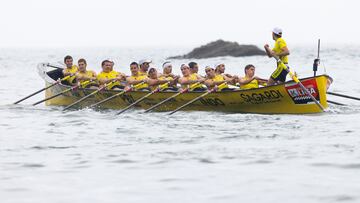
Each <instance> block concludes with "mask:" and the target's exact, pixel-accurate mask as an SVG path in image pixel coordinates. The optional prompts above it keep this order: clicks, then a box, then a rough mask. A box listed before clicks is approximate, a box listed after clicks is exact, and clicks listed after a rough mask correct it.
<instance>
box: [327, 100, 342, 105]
mask: <svg viewBox="0 0 360 203" xmlns="http://www.w3.org/2000/svg"><path fill="white" fill-rule="evenodd" d="M327 102H328V103H330V104H335V105H339V106H346V105H345V104H342V103H339V102H335V101H331V100H327Z"/></svg>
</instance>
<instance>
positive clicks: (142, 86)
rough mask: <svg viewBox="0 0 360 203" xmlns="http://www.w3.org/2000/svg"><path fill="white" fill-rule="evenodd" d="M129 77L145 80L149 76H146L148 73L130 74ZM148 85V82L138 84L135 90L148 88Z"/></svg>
mask: <svg viewBox="0 0 360 203" xmlns="http://www.w3.org/2000/svg"><path fill="white" fill-rule="evenodd" d="M139 73H140V72H139ZM129 78H130V79H132V80H137V81H139V80H145V79H146V78H147V76H146V75H137V76H130V77H129ZM148 87H149V85H148V84H147V83H144V84H142V85H139V86H137V87H136V88H135V90H138V89H143V88H148Z"/></svg>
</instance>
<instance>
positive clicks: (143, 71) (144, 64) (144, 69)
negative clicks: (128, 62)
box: [139, 59, 151, 75]
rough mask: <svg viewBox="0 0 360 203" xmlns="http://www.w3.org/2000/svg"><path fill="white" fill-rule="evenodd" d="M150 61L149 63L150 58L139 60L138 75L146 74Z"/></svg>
mask: <svg viewBox="0 0 360 203" xmlns="http://www.w3.org/2000/svg"><path fill="white" fill-rule="evenodd" d="M150 63H151V60H150V59H143V60H140V61H139V66H140V71H139V74H140V75H147V72H148V70H149V67H150Z"/></svg>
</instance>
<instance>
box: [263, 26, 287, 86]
mask: <svg viewBox="0 0 360 203" xmlns="http://www.w3.org/2000/svg"><path fill="white" fill-rule="evenodd" d="M272 38H273V40H275V45H274V48H273V49H270V47H269V45H268V44H265V46H264V48H265V51H266V54H267V55H268V56H269V57H270V58H271V57H273V56H277V57H279V58H280V60H281V61H282V62H283V63H284V64H285V65H287V64H288V55H290V51H289V49H288V47H287V45H286V42H285V40H284V39H283V38H282V30H281V29H280V28H274V29H273V31H272ZM287 74H288V72H287V70H286V69H284V66H283V64H281V63H277V68H276V70H275V71H274V72H273V73H272V74H271V77H270V79H269V82H268V85H273V84H275V83H284V82H285V80H286V76H287Z"/></svg>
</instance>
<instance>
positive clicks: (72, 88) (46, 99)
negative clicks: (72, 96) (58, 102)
mask: <svg viewBox="0 0 360 203" xmlns="http://www.w3.org/2000/svg"><path fill="white" fill-rule="evenodd" d="M88 83H90V81H85V82H83V83H81V84H78V85H75V86H73V87H70V88H69V89H66V90H64V91H62V92H60V93H58V94H55V95H53V96H51V97H48V98H45V99H43V100H41V101H38V102H36V103H34V104H33V106H36V105H38V104H40V103H42V102H45V101H48V100H50V99H53V98H55V97H58V96H60V95H62V94H64V93H66V92H69V91H72V90H74V89H76V88H78V87H79V86H81V85H87V84H88Z"/></svg>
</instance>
